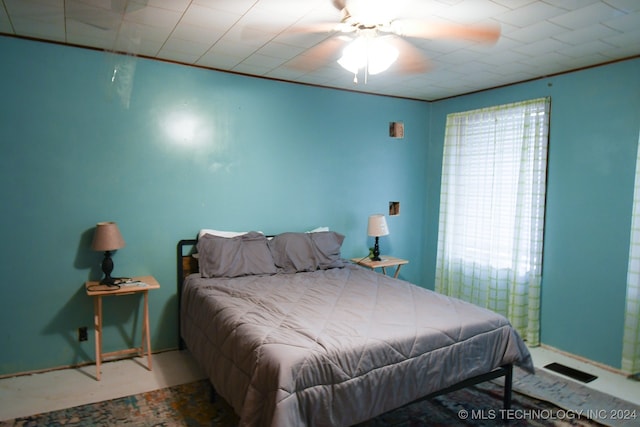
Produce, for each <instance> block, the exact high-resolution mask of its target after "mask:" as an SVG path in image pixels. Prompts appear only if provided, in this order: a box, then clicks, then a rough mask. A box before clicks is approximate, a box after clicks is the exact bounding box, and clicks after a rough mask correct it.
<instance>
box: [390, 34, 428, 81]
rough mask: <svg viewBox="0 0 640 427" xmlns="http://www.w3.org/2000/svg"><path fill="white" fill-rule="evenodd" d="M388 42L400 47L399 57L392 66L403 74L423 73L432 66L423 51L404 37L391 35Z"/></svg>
mask: <svg viewBox="0 0 640 427" xmlns="http://www.w3.org/2000/svg"><path fill="white" fill-rule="evenodd" d="M388 42H389V43H390V44H392V45H393V46H395V48H396V49H398V59H397V60H396V62H395V63H394V64H393V65H392V66H391V67H392V69H393V70H397V71H398V72H399V73H402V74H421V73H425V72H427V71H428V70H429V69H430V68H431V67H430V66H429V61H428V60H427V58H425V56H424V55H423V53H422V52H421V51H420V50H419V49H418V48H417V47H415V46H413V45H412V44H411V43H409V42H408V41H406V40H404V39H403V38H402V37H397V36H393V37H390V38H389V40H388Z"/></svg>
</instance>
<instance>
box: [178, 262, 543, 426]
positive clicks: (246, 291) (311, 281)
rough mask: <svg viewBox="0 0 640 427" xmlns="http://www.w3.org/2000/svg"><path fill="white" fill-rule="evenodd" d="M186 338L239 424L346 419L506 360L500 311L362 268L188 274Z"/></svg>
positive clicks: (508, 334) (515, 350)
mask: <svg viewBox="0 0 640 427" xmlns="http://www.w3.org/2000/svg"><path fill="white" fill-rule="evenodd" d="M181 334H182V337H183V338H184V340H185V342H186V344H187V347H188V348H189V350H190V351H191V352H192V353H193V355H194V356H195V358H196V359H197V360H198V362H199V363H200V364H201V366H202V367H203V368H204V369H205V371H206V373H207V375H208V376H209V379H210V380H211V382H212V384H213V385H214V387H215V389H216V391H217V393H218V394H219V395H221V396H222V397H224V399H226V400H227V402H229V403H230V404H231V406H232V407H233V408H234V410H235V411H236V413H237V414H238V415H239V416H240V420H241V421H240V425H242V426H305V425H307V426H347V425H352V424H355V423H358V422H361V421H364V420H367V419H369V418H372V417H375V416H377V415H379V414H381V413H384V412H387V411H389V410H391V409H393V408H396V407H398V406H401V405H403V404H405V403H408V402H410V401H412V400H415V399H417V398H419V397H422V396H425V395H427V394H430V393H432V392H434V391H437V390H440V389H443V388H445V387H448V386H450V385H452V384H455V383H458V382H460V381H462V380H464V379H467V378H471V377H473V376H476V375H479V374H482V373H486V372H489V371H491V370H493V369H494V368H496V367H499V366H501V365H503V364H507V363H515V364H517V365H520V366H522V367H524V368H526V369H528V370H531V371H532V370H533V367H532V363H531V358H530V355H529V352H528V350H527V348H526V347H525V345H524V343H523V342H522V340H521V339H520V337H519V336H518V334H517V333H516V332H515V330H514V329H513V328H512V327H511V325H510V324H509V322H508V321H507V320H506V319H505V318H504V317H502V316H500V315H497V314H495V313H493V312H491V311H489V310H485V309H482V308H479V307H477V306H475V305H472V304H469V303H465V302H463V301H460V300H457V299H453V298H449V297H446V296H443V295H440V294H437V293H435V292H432V291H429V290H427V289H424V288H421V287H417V286H415V285H412V284H410V283H408V282H405V281H402V280H397V279H392V278H389V277H387V276H383V275H381V274H378V273H374V272H372V271H370V270H366V269H364V268H361V267H358V266H354V265H349V266H347V267H345V268H335V269H330V270H319V271H315V272H308V273H295V274H276V275H270V276H269V275H262V276H244V277H238V278H233V279H228V278H221V279H202V278H200V277H198V275H191V276H189V277H188V278H187V280H186V282H185V285H184V288H183V294H182V303H181Z"/></svg>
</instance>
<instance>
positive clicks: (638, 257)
mask: <svg viewBox="0 0 640 427" xmlns="http://www.w3.org/2000/svg"><path fill="white" fill-rule="evenodd" d="M622 370H623V371H625V372H628V373H636V374H638V373H640V141H638V155H637V160H636V182H635V192H634V195H633V215H632V217H631V245H630V248H629V269H628V271H627V303H626V310H625V317H624V335H623V344H622Z"/></svg>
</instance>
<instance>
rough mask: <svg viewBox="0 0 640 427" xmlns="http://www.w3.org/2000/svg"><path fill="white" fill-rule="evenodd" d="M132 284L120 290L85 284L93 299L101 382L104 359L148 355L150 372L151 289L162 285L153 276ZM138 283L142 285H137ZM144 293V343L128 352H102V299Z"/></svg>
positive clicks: (97, 372)
mask: <svg viewBox="0 0 640 427" xmlns="http://www.w3.org/2000/svg"><path fill="white" fill-rule="evenodd" d="M132 281H133V282H132V283H125V284H122V285H120V288H119V289H118V288H115V287H113V286H107V285H101V284H100V282H86V283H85V284H84V286H85V289H86V291H87V295H88V296H90V297H93V311H94V318H93V322H94V326H95V333H96V379H97V380H98V381H100V366H101V365H102V359H104V358H107V357H114V356H124V355H128V354H131V355H139V356H144V355H145V347H146V355H147V366H148V368H149V370H151V369H152V366H151V330H150V329H149V291H150V290H151V289H159V288H160V284H159V283H158V281H157V280H156V279H155V278H154V277H153V276H141V277H134V278H132ZM136 283H142V284H144V285H141V284H136ZM138 293H142V294H143V295H144V314H143V324H142V342H141V343H140V347H136V348H128V349H126V350H118V351H113V352H110V353H103V352H102V297H109V296H122V295H132V294H138Z"/></svg>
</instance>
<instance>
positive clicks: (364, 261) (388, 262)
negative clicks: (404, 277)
mask: <svg viewBox="0 0 640 427" xmlns="http://www.w3.org/2000/svg"><path fill="white" fill-rule="evenodd" d="M380 258H381V260H380V261H371V259H369V257H367V258H351V261H353V262H355V263H356V264H359V265H362V266H364V267H368V268H370V269H372V270H375V269H376V268H378V267H380V268H382V273H383V274H385V275H386V274H387V269H386V268H387V267H395V268H396V272H395V274H394V275H393V277H394V278H396V279H397V278H398V274H400V267H402V266H403V265H404V264H409V261H408V260H406V259H400V258H395V257H392V256H388V255H384V256H382V255H381V256H380Z"/></svg>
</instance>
